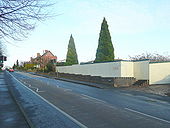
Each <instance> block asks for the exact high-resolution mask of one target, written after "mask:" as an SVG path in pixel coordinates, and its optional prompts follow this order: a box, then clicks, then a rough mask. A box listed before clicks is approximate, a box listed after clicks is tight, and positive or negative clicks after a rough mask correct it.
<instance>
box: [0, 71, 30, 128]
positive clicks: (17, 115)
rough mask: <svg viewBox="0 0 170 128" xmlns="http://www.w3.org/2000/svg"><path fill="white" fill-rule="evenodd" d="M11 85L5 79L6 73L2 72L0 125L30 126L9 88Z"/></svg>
mask: <svg viewBox="0 0 170 128" xmlns="http://www.w3.org/2000/svg"><path fill="white" fill-rule="evenodd" d="M9 86H10V85H7V84H6V82H5V80H4V73H3V72H0V127H1V128H29V125H28V123H27V122H26V120H25V117H24V115H23V113H22V112H21V111H20V109H19V107H18V105H17V103H16V101H15V99H14V97H13V96H12V94H11V92H10V90H9Z"/></svg>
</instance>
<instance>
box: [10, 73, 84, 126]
mask: <svg viewBox="0 0 170 128" xmlns="http://www.w3.org/2000/svg"><path fill="white" fill-rule="evenodd" d="M9 74H10V73H9ZM10 75H11V76H12V77H13V79H15V80H16V81H17V82H18V83H20V84H21V85H23V87H25V88H26V89H28V90H30V91H31V92H32V93H34V94H35V95H37V96H38V97H39V98H41V99H42V100H44V101H45V102H46V103H48V104H49V105H51V106H52V107H54V108H55V109H56V110H58V111H59V112H61V113H62V114H63V115H65V116H66V117H68V118H69V119H70V120H72V121H73V122H74V123H76V124H77V125H78V126H80V128H87V126H85V125H84V124H82V123H81V122H79V121H78V120H76V119H74V118H73V117H72V116H70V115H69V114H67V113H66V112H64V111H62V110H61V109H59V108H58V107H57V106H55V105H53V104H52V103H51V102H49V101H47V100H46V99H45V98H43V97H41V96H40V95H39V94H37V93H36V92H34V91H33V90H31V89H30V88H28V87H27V86H25V85H24V84H23V83H21V82H20V81H19V80H18V79H16V78H15V77H14V76H13V75H12V74H10Z"/></svg>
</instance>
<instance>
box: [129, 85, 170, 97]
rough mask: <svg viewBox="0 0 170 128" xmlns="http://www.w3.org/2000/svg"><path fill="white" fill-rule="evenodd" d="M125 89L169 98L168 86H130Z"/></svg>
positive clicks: (169, 89)
mask: <svg viewBox="0 0 170 128" xmlns="http://www.w3.org/2000/svg"><path fill="white" fill-rule="evenodd" d="M127 89H130V90H135V91H142V92H147V93H152V94H158V95H162V96H170V84H168V85H150V86H140V87H139V86H131V87H129V88H127Z"/></svg>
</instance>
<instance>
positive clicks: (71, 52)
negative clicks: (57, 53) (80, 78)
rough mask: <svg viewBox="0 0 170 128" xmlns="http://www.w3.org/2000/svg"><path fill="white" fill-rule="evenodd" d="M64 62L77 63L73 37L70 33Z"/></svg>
mask: <svg viewBox="0 0 170 128" xmlns="http://www.w3.org/2000/svg"><path fill="white" fill-rule="evenodd" d="M66 64H67V65H73V64H78V58H77V52H76V47H75V43H74V38H73V36H72V35H71V36H70V40H69V44H68V51H67V57H66Z"/></svg>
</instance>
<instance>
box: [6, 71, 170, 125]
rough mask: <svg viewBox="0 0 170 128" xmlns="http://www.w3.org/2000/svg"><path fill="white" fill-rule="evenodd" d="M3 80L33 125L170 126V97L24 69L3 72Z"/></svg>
mask: <svg viewBox="0 0 170 128" xmlns="http://www.w3.org/2000/svg"><path fill="white" fill-rule="evenodd" d="M6 81H8V83H9V84H12V85H13V86H14V88H13V91H14V92H15V96H16V97H17V98H18V101H19V102H20V104H21V105H22V106H23V108H24V110H25V112H26V113H27V115H28V117H29V118H30V120H31V121H32V123H33V124H34V126H35V127H40V128H46V127H50V128H56V127H63V128H65V127H66V128H67V127H68V128H72V127H73V128H74V127H89V128H136V127H138V128H170V98H169V97H162V96H158V95H153V94H146V93H141V92H134V91H127V90H123V89H117V88H113V89H99V88H94V87H89V86H85V85H81V84H75V83H70V82H65V81H59V80H55V79H49V78H44V77H40V76H36V75H32V74H28V73H23V72H13V73H8V72H6Z"/></svg>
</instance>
